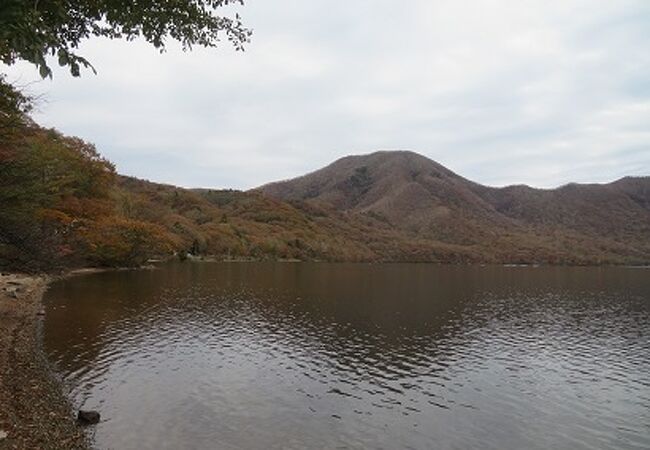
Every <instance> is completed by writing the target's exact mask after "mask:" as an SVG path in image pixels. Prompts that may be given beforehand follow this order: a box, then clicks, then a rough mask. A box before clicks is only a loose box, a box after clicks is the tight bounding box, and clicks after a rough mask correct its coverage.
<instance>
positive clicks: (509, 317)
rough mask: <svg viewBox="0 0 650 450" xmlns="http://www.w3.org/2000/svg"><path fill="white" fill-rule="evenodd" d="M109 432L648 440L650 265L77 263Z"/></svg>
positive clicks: (307, 440)
mask: <svg viewBox="0 0 650 450" xmlns="http://www.w3.org/2000/svg"><path fill="white" fill-rule="evenodd" d="M46 305H47V318H46V321H45V326H44V338H45V348H46V352H47V354H48V356H49V358H50V360H51V361H52V363H53V364H54V365H55V367H56V370H58V371H59V373H60V374H61V375H62V376H63V378H64V379H65V381H66V382H67V384H68V385H69V386H70V389H71V392H70V395H71V398H72V399H73V401H74V403H75V405H76V406H79V407H84V408H87V409H97V410H99V411H100V412H101V414H102V422H101V423H100V424H99V425H97V426H96V428H95V429H94V432H93V434H94V439H95V444H96V445H97V447H99V448H102V449H108V448H111V449H138V450H140V449H280V448H282V449H285V448H289V449H290V448H295V449H303V448H308V449H338V448H341V449H366V448H369V449H379V448H384V449H409V448H414V449H473V448H475V449H495V450H497V449H498V450H508V449H513V450H514V449H517V450H519V449H572V450H578V449H648V448H650V270H647V269H634V268H627V269H626V268H531V267H455V266H437V265H426V264H420V265H418V264H390V265H369V264H324V263H322V264H318V263H314V264H310V263H298V264H293V263H230V264H228V263H190V262H187V263H183V264H181V263H179V264H171V265H167V266H162V267H161V268H159V269H157V270H142V271H126V272H107V273H98V274H92V275H85V276H80V277H75V278H71V279H68V280H63V281H60V282H57V283H55V284H54V285H52V287H51V288H50V290H49V291H48V293H47V295H46Z"/></svg>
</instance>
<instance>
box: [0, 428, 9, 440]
mask: <svg viewBox="0 0 650 450" xmlns="http://www.w3.org/2000/svg"><path fill="white" fill-rule="evenodd" d="M7 437H9V435H8V434H7V432H6V431H4V430H0V441H1V440H3V439H7Z"/></svg>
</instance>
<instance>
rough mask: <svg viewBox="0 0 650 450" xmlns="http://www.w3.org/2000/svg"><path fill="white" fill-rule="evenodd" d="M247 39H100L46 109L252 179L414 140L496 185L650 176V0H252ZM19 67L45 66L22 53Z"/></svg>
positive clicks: (199, 173) (159, 159)
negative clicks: (235, 43) (89, 65)
mask: <svg viewBox="0 0 650 450" xmlns="http://www.w3.org/2000/svg"><path fill="white" fill-rule="evenodd" d="M241 13H242V15H243V16H244V19H245V21H246V22H247V24H248V25H250V26H251V27H253V28H254V30H255V34H254V37H253V42H252V43H251V44H250V45H249V47H248V50H247V51H246V52H245V53H236V52H234V51H232V50H231V49H229V48H228V45H227V44H226V43H224V45H223V47H222V48H221V49H218V50H205V49H196V50H195V51H193V52H191V53H183V52H181V51H180V50H179V49H178V47H176V46H172V47H171V48H170V50H169V51H168V52H167V53H165V54H163V55H160V54H158V53H156V52H155V50H154V49H152V48H150V47H149V46H147V45H146V44H144V43H142V42H135V43H125V42H119V41H112V42H111V41H104V40H92V41H88V42H87V43H86V44H85V45H84V46H83V48H82V49H81V50H82V52H83V53H85V54H86V55H87V56H88V57H89V58H90V59H91V60H92V62H93V63H94V64H95V66H96V67H97V68H98V71H99V75H98V76H93V75H92V74H85V75H84V76H83V77H82V78H81V79H72V78H71V77H69V76H68V75H67V74H65V73H64V72H62V71H56V72H55V75H54V80H53V81H44V82H41V83H38V84H37V85H36V86H35V87H34V88H33V89H35V90H36V91H39V92H45V93H46V96H47V98H48V102H47V103H45V104H43V105H42V107H41V111H40V112H39V113H38V114H37V119H38V120H39V121H40V122H42V123H44V124H46V125H47V126H53V127H56V128H59V129H61V130H62V131H64V132H66V133H69V134H75V135H78V136H81V137H83V138H85V139H87V140H89V141H92V142H95V143H96V144H97V146H98V148H99V149H100V151H101V152H102V153H103V154H104V155H105V156H107V157H108V158H109V159H111V160H113V161H114V162H115V163H116V164H117V166H118V170H120V171H121V172H122V173H126V174H130V175H136V176H139V177H142V178H147V179H151V180H156V181H161V182H169V183H175V184H179V185H183V186H210V187H235V188H249V187H253V186H257V185H260V184H263V183H266V182H268V181H272V180H277V179H281V178H287V177H292V176H297V175H300V174H302V173H304V172H306V171H310V170H314V169H316V168H318V167H320V166H322V165H324V164H327V163H329V162H331V161H332V160H334V159H336V158H338V157H341V156H344V155H346V154H350V153H365V152H370V151H373V150H377V149H411V150H415V151H418V152H420V153H423V154H425V155H427V156H429V157H431V158H433V159H435V160H437V161H439V162H441V163H442V164H444V165H446V166H448V167H449V168H450V169H452V170H455V171H456V172H458V173H459V174H461V175H463V176H466V177H468V178H471V179H474V180H476V181H479V182H483V183H487V184H492V185H505V184H510V183H528V184H532V185H534V186H542V187H551V186H556V185H559V184H563V183H566V182H569V181H581V182H602V181H611V180H613V179H615V178H618V177H621V176H624V175H650V127H649V126H648V124H650V52H648V51H647V49H648V48H650V3H649V2H647V1H645V0H639V1H624V0H623V1H617V2H610V1H604V0H602V1H597V0H565V1H541V0H539V1H522V2H510V1H506V0H486V1H471V2H470V1H467V2H463V1H458V0H445V1H442V0H441V1H436V2H431V1H429V0H421V1H415V0H414V1H411V2H407V3H396V2H394V1H390V2H389V1H387V0H372V1H371V0H357V1H355V2H340V3H337V2H330V1H324V0H322V1H320V0H319V1H311V2H298V1H290V0H278V1H275V2H263V1H261V0H249V2H248V3H247V4H246V6H245V7H244V8H242V9H241ZM6 72H8V73H9V75H10V77H12V78H16V79H17V78H20V79H21V80H29V79H35V78H36V71H35V70H34V69H33V68H32V67H30V66H28V65H24V64H20V65H16V66H13V67H10V68H8V69H6Z"/></svg>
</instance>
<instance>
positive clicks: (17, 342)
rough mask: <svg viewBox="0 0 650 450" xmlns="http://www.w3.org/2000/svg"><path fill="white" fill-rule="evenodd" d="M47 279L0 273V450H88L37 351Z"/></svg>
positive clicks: (47, 366)
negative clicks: (42, 301)
mask: <svg viewBox="0 0 650 450" xmlns="http://www.w3.org/2000/svg"><path fill="white" fill-rule="evenodd" d="M49 281H50V278H49V277H46V276H28V275H18V274H3V275H0V450H4V449H21V450H22V449H88V448H90V446H89V443H88V440H87V438H86V437H85V435H84V432H83V430H82V429H81V428H80V427H79V426H77V425H76V422H75V420H74V415H73V411H72V407H71V405H70V403H69V401H68V400H67V398H66V397H65V395H64V391H63V388H62V385H61V384H60V383H59V382H58V381H57V380H56V378H55V377H54V376H53V374H52V372H51V370H50V367H49V365H48V362H47V360H46V358H45V356H44V353H43V350H42V340H41V336H40V329H41V321H42V317H43V316H42V315H41V314H40V312H41V311H42V308H43V306H42V303H41V300H42V296H43V293H44V292H45V290H46V288H47V284H48V282H49Z"/></svg>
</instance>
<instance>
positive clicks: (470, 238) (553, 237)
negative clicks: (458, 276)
mask: <svg viewBox="0 0 650 450" xmlns="http://www.w3.org/2000/svg"><path fill="white" fill-rule="evenodd" d="M257 191H258V192H261V193H263V194H265V195H267V196H269V197H272V198H275V199H278V200H282V201H286V202H290V203H292V204H293V205H295V206H296V207H298V208H303V209H304V208H306V207H319V208H322V209H324V210H327V211H337V212H339V213H344V214H346V216H347V217H355V218H358V217H369V218H373V219H375V220H377V221H380V222H384V223H385V224H386V225H387V226H388V228H389V229H392V230H397V231H399V233H400V234H401V235H402V236H405V237H407V236H408V237H410V238H413V239H420V240H422V239H424V240H427V241H430V242H434V243H439V244H447V245H453V246H456V247H459V248H460V249H465V250H467V251H468V252H470V253H472V254H473V255H478V259H479V260H483V261H486V262H547V263H548V262H550V263H598V262H610V263H640V262H647V261H650V207H649V206H650V178H649V177H643V178H630V177H628V178H623V179H621V180H618V181H615V182H613V183H609V184H585V185H579V184H569V185H566V186H562V187H560V188H557V189H534V188H531V187H528V186H509V187H504V188H494V187H488V186H483V185H480V184H478V183H474V182H472V181H470V180H467V179H465V178H463V177H461V176H459V175H457V174H455V173H454V172H452V171H450V170H448V169H446V168H445V167H443V166H441V165H440V164H438V163H436V162H434V161H432V160H430V159H428V158H426V157H424V156H422V155H419V154H417V153H413V152H407V151H382V152H375V153H372V154H369V155H360V156H348V157H345V158H342V159H339V160H338V161H335V162H334V163H332V164H330V165H329V166H327V167H325V168H323V169H320V170H317V171H315V172H313V173H310V174H307V175H305V176H302V177H299V178H295V179H293V180H288V181H281V182H276V183H271V184H268V185H265V186H262V187H260V188H258V189H257Z"/></svg>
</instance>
